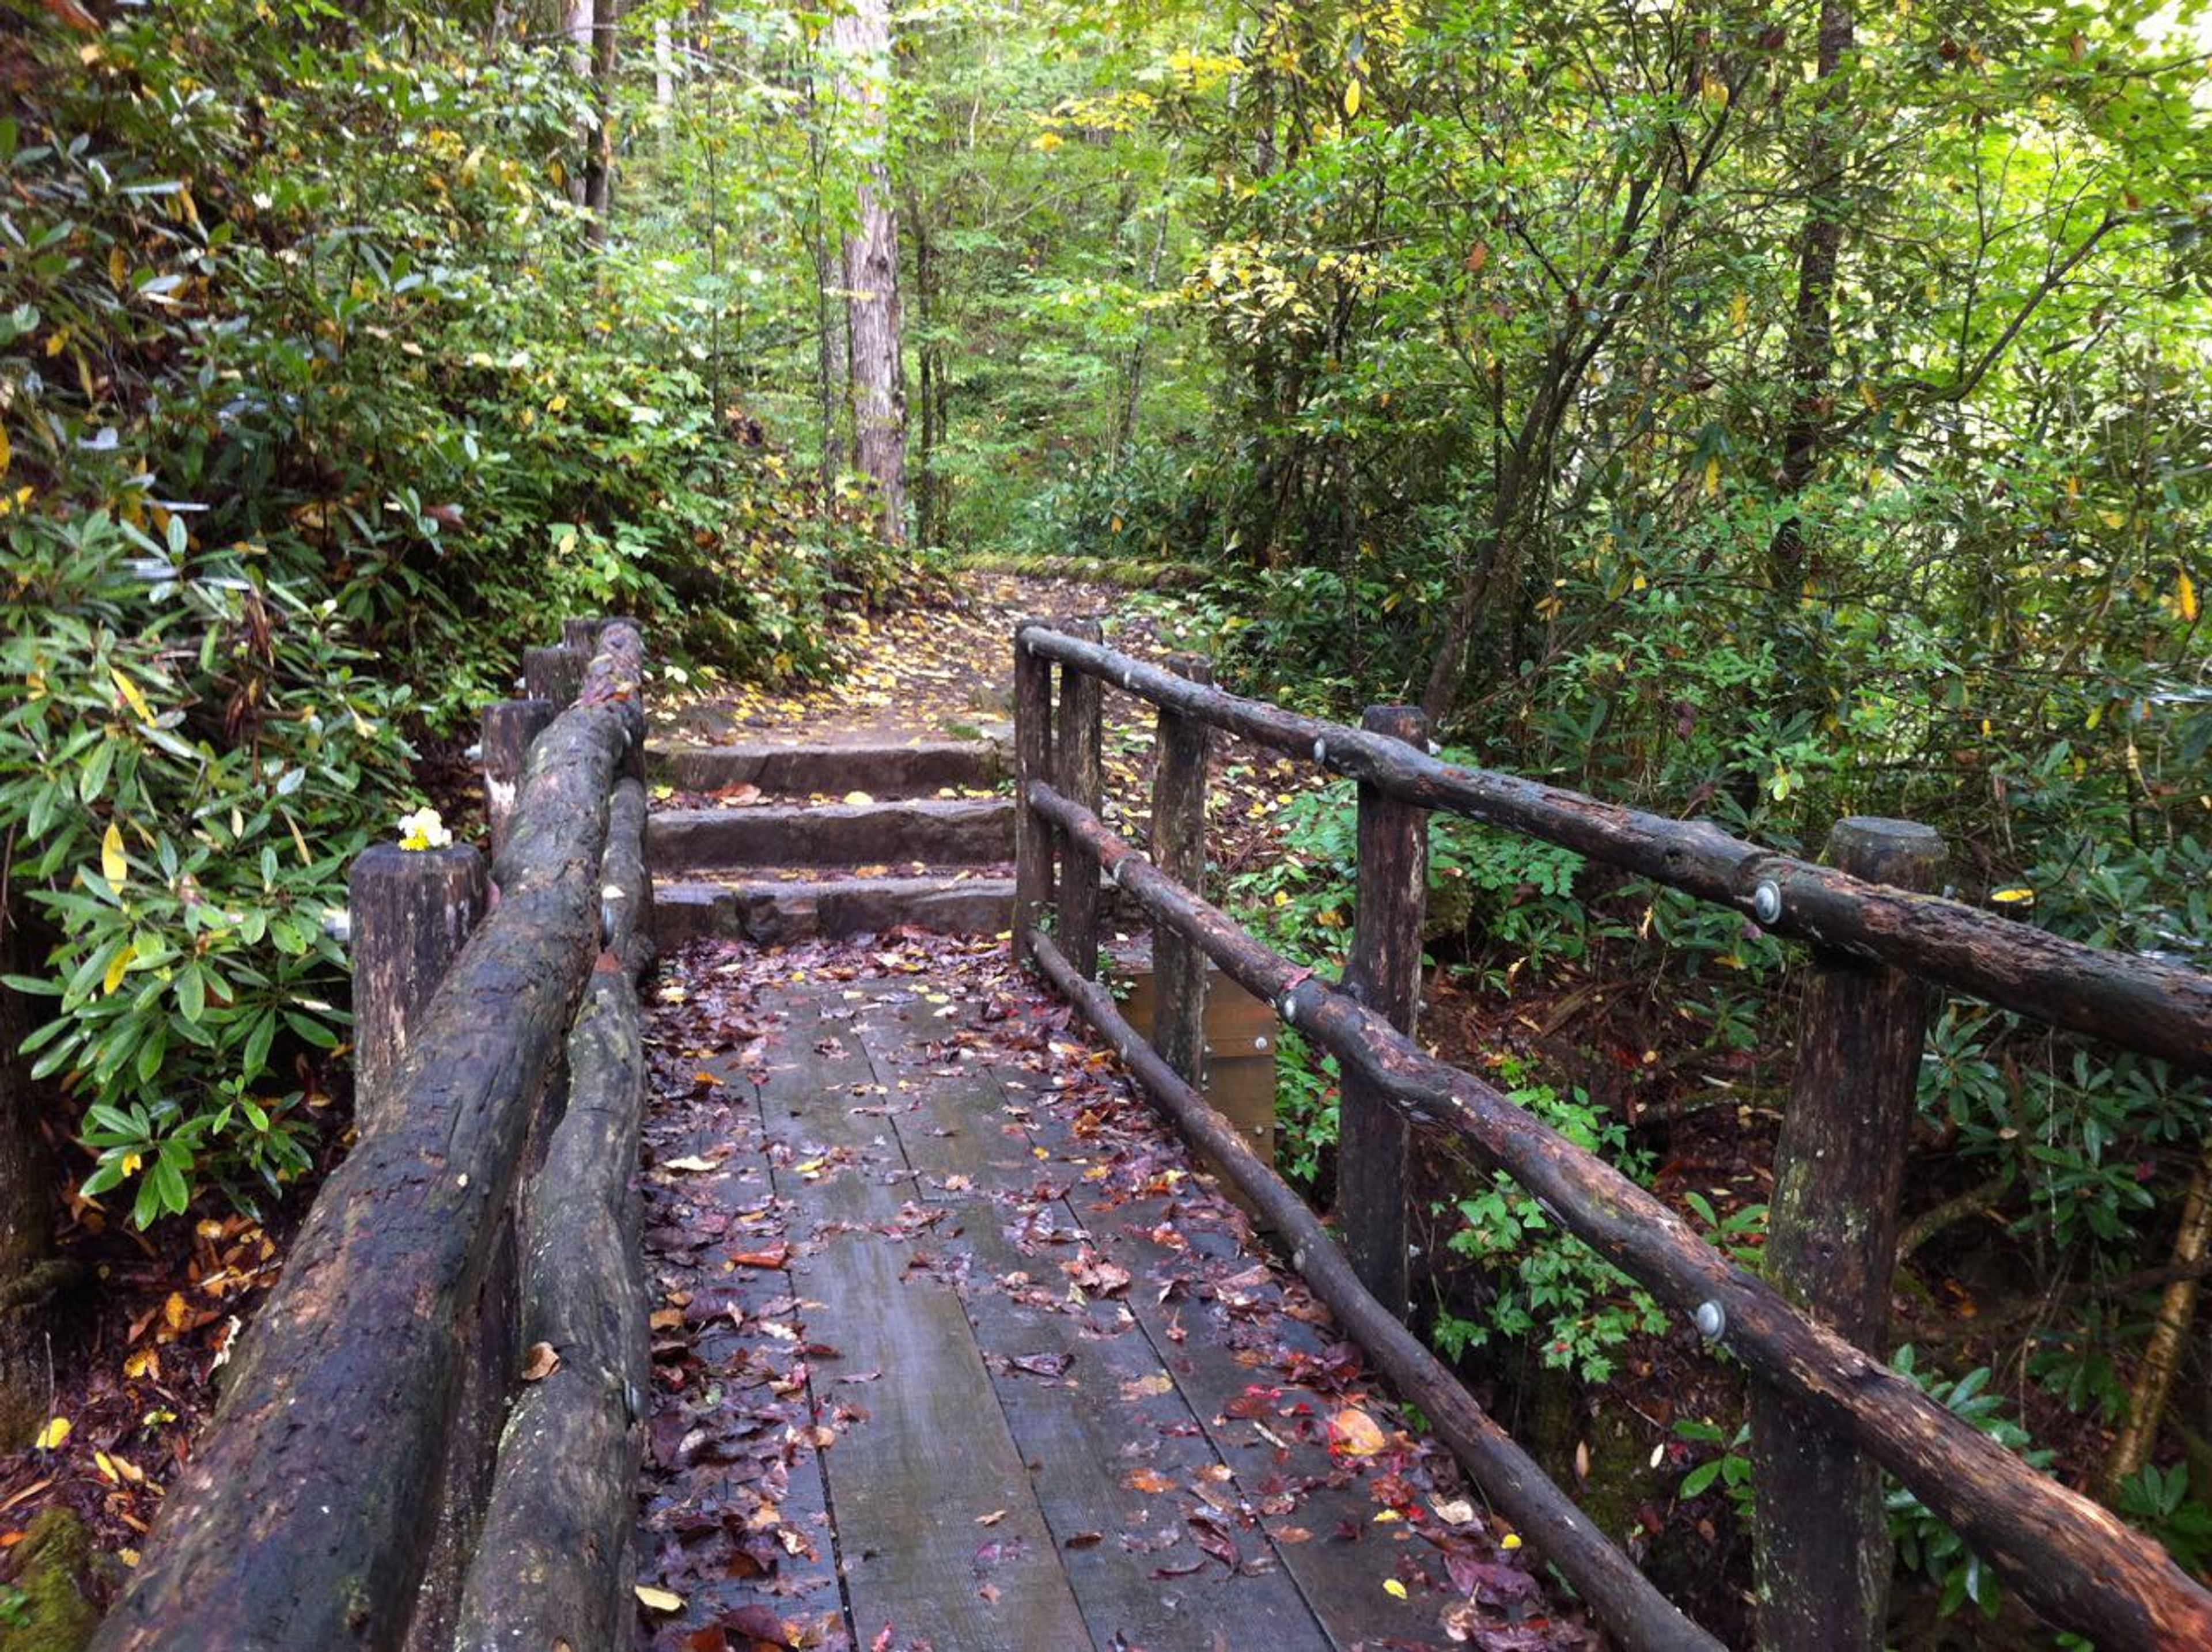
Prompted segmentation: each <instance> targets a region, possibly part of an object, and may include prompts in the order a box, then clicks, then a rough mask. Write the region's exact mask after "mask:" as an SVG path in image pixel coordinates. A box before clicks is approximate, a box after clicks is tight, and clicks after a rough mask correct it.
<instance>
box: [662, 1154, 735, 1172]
mask: <svg viewBox="0 0 2212 1652" xmlns="http://www.w3.org/2000/svg"><path fill="white" fill-rule="evenodd" d="M660 1168H661V1169H664V1170H690V1171H692V1172H695V1173H696V1172H697V1171H701V1170H719V1169H721V1168H722V1167H721V1166H720V1165H719V1164H716V1163H714V1161H713V1160H712V1159H704V1158H701V1157H699V1156H698V1155H697V1154H696V1153H695V1154H692V1155H690V1157H684V1158H669V1159H663V1160H661V1162H660Z"/></svg>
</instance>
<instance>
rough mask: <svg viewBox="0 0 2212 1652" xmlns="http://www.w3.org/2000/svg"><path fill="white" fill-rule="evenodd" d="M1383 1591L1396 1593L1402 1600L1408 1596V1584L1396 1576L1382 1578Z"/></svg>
mask: <svg viewBox="0 0 2212 1652" xmlns="http://www.w3.org/2000/svg"><path fill="white" fill-rule="evenodd" d="M1383 1593H1384V1594H1395V1595H1396V1596H1397V1597H1398V1599H1400V1600H1404V1599H1405V1598H1406V1586H1405V1585H1404V1584H1403V1583H1401V1582H1399V1581H1398V1580H1397V1579H1396V1578H1395V1577H1386V1578H1384V1579H1383Z"/></svg>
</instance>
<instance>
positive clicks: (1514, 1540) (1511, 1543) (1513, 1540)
mask: <svg viewBox="0 0 2212 1652" xmlns="http://www.w3.org/2000/svg"><path fill="white" fill-rule="evenodd" d="M1520 1546H1521V1534H1520V1533H1518V1532H1508V1533H1506V1534H1505V1535H1504V1537H1501V1538H1500V1539H1498V1547H1499V1548H1501V1549H1503V1550H1504V1551H1505V1552H1506V1553H1508V1554H1511V1553H1512V1552H1513V1551H1514V1550H1516V1549H1517V1548H1519V1547H1520Z"/></svg>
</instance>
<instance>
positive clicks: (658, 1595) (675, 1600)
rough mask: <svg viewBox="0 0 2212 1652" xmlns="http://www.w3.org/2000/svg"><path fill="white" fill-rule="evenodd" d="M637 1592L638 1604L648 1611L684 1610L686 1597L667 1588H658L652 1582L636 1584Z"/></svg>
mask: <svg viewBox="0 0 2212 1652" xmlns="http://www.w3.org/2000/svg"><path fill="white" fill-rule="evenodd" d="M635 1594H636V1595H637V1601H638V1604H639V1605H640V1606H643V1607H644V1608H645V1609H646V1610H647V1612H681V1611H683V1610H684V1597H683V1596H682V1595H680V1594H670V1593H669V1592H668V1591H667V1590H666V1589H657V1588H653V1585H652V1584H650V1583H640V1584H637V1585H636V1586H635Z"/></svg>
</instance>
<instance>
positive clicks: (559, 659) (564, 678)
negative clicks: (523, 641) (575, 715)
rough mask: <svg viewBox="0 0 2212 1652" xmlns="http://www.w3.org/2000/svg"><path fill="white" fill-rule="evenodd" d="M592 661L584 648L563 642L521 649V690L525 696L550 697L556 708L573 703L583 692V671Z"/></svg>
mask: <svg viewBox="0 0 2212 1652" xmlns="http://www.w3.org/2000/svg"><path fill="white" fill-rule="evenodd" d="M591 663H592V653H591V650H590V649H588V648H575V647H570V646H569V645H568V644H567V643H565V642H556V643H554V644H553V645H552V646H550V647H544V648H525V649H524V650H523V651H522V693H523V696H524V697H525V698H526V699H530V700H550V701H552V702H553V705H554V707H555V708H556V710H559V709H564V708H567V707H568V706H571V705H573V704H574V703H575V699H576V696H577V695H579V694H580V693H582V692H583V688H584V672H585V671H586V669H587V668H588V667H589V666H590V665H591Z"/></svg>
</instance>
